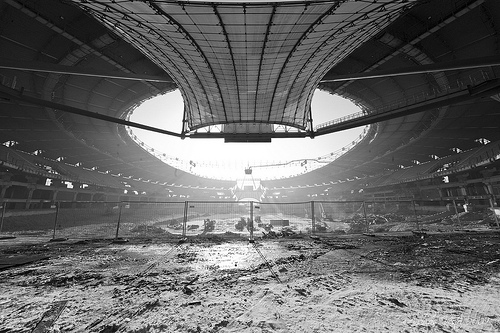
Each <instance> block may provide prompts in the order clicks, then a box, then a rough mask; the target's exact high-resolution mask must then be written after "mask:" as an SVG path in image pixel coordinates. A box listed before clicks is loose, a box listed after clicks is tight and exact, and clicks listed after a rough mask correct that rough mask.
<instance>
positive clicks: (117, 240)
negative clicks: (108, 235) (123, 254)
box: [112, 237, 128, 244]
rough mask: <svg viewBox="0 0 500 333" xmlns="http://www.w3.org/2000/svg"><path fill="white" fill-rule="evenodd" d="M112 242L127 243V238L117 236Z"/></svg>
mask: <svg viewBox="0 0 500 333" xmlns="http://www.w3.org/2000/svg"><path fill="white" fill-rule="evenodd" d="M112 243H113V244H125V243H128V239H126V238H120V237H118V238H115V239H113V241H112Z"/></svg>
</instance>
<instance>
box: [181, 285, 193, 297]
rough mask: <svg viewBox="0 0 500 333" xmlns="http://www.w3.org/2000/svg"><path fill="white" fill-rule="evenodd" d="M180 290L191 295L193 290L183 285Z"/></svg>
mask: <svg viewBox="0 0 500 333" xmlns="http://www.w3.org/2000/svg"><path fill="white" fill-rule="evenodd" d="M182 291H183V292H184V294H186V295H192V294H193V293H194V290H193V289H191V288H189V287H188V286H184V288H183V289H182Z"/></svg>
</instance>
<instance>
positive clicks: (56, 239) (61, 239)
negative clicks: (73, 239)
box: [49, 237, 68, 242]
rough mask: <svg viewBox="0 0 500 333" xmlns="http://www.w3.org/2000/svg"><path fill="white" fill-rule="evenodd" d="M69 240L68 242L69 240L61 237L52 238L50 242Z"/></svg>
mask: <svg viewBox="0 0 500 333" xmlns="http://www.w3.org/2000/svg"><path fill="white" fill-rule="evenodd" d="M67 240H68V239H67V238H63V237H61V238H52V239H50V240H49V242H65V241H67Z"/></svg>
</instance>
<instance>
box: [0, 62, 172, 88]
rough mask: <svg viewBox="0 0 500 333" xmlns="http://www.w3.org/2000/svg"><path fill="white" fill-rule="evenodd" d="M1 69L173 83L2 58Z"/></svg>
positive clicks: (121, 73) (162, 79) (158, 79)
mask: <svg viewBox="0 0 500 333" xmlns="http://www.w3.org/2000/svg"><path fill="white" fill-rule="evenodd" d="M0 68H3V69H11V70H19V71H29V72H44V73H53V74H63V75H77V76H91V77H98V78H107V79H119V80H133V81H148V82H166V83H173V82H174V81H172V79H171V78H170V77H163V76H155V75H147V74H135V73H124V72H115V71H102V70H98V69H93V68H82V67H73V66H63V65H58V64H49V63H45V62H36V61H20V60H12V59H4V58H0Z"/></svg>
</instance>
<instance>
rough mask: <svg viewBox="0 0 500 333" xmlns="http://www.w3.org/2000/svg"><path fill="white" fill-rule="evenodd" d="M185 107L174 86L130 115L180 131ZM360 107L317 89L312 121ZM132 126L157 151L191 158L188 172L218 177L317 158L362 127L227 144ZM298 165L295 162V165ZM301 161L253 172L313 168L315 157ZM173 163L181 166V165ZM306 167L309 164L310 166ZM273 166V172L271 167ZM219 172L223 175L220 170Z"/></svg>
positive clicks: (275, 174) (261, 175)
mask: <svg viewBox="0 0 500 333" xmlns="http://www.w3.org/2000/svg"><path fill="white" fill-rule="evenodd" d="M183 110H184V104H183V100H182V97H181V94H180V92H179V91H178V90H176V91H174V92H171V93H167V94H165V95H162V96H157V97H155V98H152V99H150V100H148V101H146V102H144V103H143V104H141V105H140V106H139V107H138V108H137V109H135V110H134V112H133V114H132V115H131V116H130V120H131V121H133V122H137V123H141V124H146V125H150V126H154V127H159V128H162V129H165V130H169V131H172V132H175V133H180V132H181V129H182V116H183ZM356 112H359V108H358V107H357V106H356V105H354V104H353V103H352V102H351V101H349V100H346V99H344V98H342V97H339V96H336V95H331V94H329V93H327V92H323V91H319V90H317V91H316V92H315V94H314V97H313V101H312V113H313V122H314V126H316V125H319V124H322V123H324V122H327V121H329V120H333V119H336V118H340V117H342V116H344V115H348V114H352V113H356ZM132 130H133V132H134V134H135V135H136V136H137V137H138V138H139V139H140V140H141V141H143V142H144V143H145V144H147V145H148V146H149V147H151V148H154V149H155V151H156V152H157V153H160V152H161V153H165V154H166V155H168V156H169V157H173V158H179V159H180V160H183V161H185V162H189V161H192V162H194V164H196V167H194V168H193V164H189V165H188V167H187V168H188V169H187V170H184V171H190V172H192V173H194V174H198V175H201V176H207V177H215V178H219V179H237V178H241V177H244V168H245V167H248V166H256V165H269V164H281V163H286V162H288V161H292V160H304V159H316V158H318V157H321V156H324V155H327V154H330V153H332V152H335V151H338V150H340V149H342V147H345V146H347V145H349V144H351V143H352V142H353V141H354V140H357V139H359V137H360V135H361V133H362V132H363V130H364V127H359V128H354V129H351V130H346V131H342V132H339V133H332V134H327V135H323V136H319V137H316V138H314V139H310V138H295V139H293V138H292V139H273V141H272V142H271V143H224V140H223V139H189V138H187V139H184V140H182V139H180V138H177V137H173V136H168V135H163V134H159V133H154V132H150V131H145V130H140V129H136V128H132ZM169 164H171V163H169ZM295 164H297V165H296V167H295V166H294V165H295ZM299 164H300V163H299V162H296V163H291V164H289V165H288V166H287V167H286V168H285V167H280V168H279V170H278V168H277V167H272V168H254V169H253V170H254V176H255V175H256V174H257V175H258V176H259V178H261V179H273V178H283V177H285V176H292V175H295V174H299V173H303V172H305V171H310V169H312V168H313V164H314V161H308V165H306V166H304V165H302V166H300V165H299ZM316 164H318V163H316ZM321 165H324V164H321V163H319V164H318V165H317V166H316V168H317V167H319V166H321ZM173 166H175V167H178V168H180V169H183V168H182V167H180V166H179V165H173ZM308 167H309V169H308V170H306V169H307V168H308ZM304 168H306V169H304ZM208 169H213V170H211V171H210V170H208ZM285 169H286V170H285ZM264 170H265V171H266V172H264ZM273 170H274V172H272V171H273ZM213 172H215V173H213ZM217 172H219V173H222V174H221V175H217V174H216V173H217ZM265 173H266V174H265Z"/></svg>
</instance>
